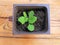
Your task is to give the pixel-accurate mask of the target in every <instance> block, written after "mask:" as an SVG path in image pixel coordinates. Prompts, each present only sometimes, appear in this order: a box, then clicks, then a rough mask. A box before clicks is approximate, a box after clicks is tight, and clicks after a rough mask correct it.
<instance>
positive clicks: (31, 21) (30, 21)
mask: <svg viewBox="0 0 60 45" xmlns="http://www.w3.org/2000/svg"><path fill="white" fill-rule="evenodd" d="M36 20H37V17H36V16H32V17H30V18H29V23H35V22H36Z"/></svg>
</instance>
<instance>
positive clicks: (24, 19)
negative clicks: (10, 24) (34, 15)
mask: <svg viewBox="0 0 60 45" xmlns="http://www.w3.org/2000/svg"><path fill="white" fill-rule="evenodd" d="M27 20H28V18H25V17H24V16H21V17H19V18H18V21H19V22H20V23H21V24H24V23H25V22H27Z"/></svg>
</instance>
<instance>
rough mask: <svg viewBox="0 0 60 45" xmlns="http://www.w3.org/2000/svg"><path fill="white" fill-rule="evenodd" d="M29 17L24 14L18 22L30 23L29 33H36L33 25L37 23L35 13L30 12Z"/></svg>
mask: <svg viewBox="0 0 60 45" xmlns="http://www.w3.org/2000/svg"><path fill="white" fill-rule="evenodd" d="M28 16H29V17H27V14H26V12H23V16H21V17H19V18H18V21H19V22H20V23H21V24H25V23H26V22H28V23H29V25H28V26H27V28H28V30H29V31H34V25H33V24H34V23H35V22H36V20H37V17H36V16H34V11H30V12H28Z"/></svg>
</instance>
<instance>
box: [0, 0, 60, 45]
mask: <svg viewBox="0 0 60 45" xmlns="http://www.w3.org/2000/svg"><path fill="white" fill-rule="evenodd" d="M13 4H49V5H50V34H39V35H13V34H12V21H9V18H7V17H10V16H12V15H13ZM1 17H3V18H1ZM4 17H5V18H4ZM27 42H28V43H27ZM17 44H18V45H40V44H41V45H59V44H60V0H0V45H17Z"/></svg>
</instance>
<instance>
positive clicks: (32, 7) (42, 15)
mask: <svg viewBox="0 0 60 45" xmlns="http://www.w3.org/2000/svg"><path fill="white" fill-rule="evenodd" d="M49 9H50V8H49V5H48V4H14V5H13V34H50V19H49V18H50V13H49V11H50V10H49ZM30 11H34V16H35V17H37V20H36V21H35V23H33V26H34V28H33V29H34V30H33V29H32V31H30V30H28V28H27V26H28V25H29V24H30V23H29V19H28V21H27V22H26V23H24V24H21V23H20V22H19V21H18V18H19V17H21V16H23V12H26V15H27V17H28V18H29V14H28V12H30ZM32 19H33V18H32ZM32 19H31V20H32ZM25 20H26V19H25ZM23 22H24V21H23ZM33 26H32V27H33ZM32 27H29V29H31V28H32Z"/></svg>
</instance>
